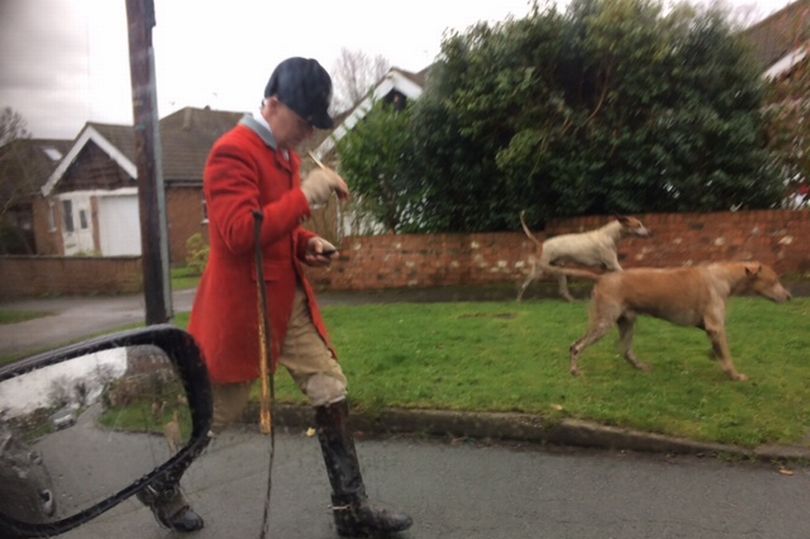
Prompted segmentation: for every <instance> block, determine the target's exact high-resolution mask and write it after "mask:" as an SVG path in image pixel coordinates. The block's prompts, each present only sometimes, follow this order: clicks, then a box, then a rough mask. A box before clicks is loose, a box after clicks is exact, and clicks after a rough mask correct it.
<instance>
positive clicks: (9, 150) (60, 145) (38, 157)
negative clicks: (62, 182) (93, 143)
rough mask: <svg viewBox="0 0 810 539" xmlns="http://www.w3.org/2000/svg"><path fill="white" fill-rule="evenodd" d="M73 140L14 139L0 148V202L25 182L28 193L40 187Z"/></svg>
mask: <svg viewBox="0 0 810 539" xmlns="http://www.w3.org/2000/svg"><path fill="white" fill-rule="evenodd" d="M72 143H73V141H71V140H62V139H28V138H26V139H17V140H13V141H11V142H9V143H8V144H6V145H5V146H3V147H2V148H0V164H2V166H0V176H2V181H0V199H4V200H7V199H9V198H10V193H11V190H12V189H15V188H18V187H20V184H19V182H21V181H26V182H28V184H29V188H30V189H31V192H32V193H34V192H36V191H37V190H39V189H40V187H42V184H43V183H44V182H45V180H46V178H48V176H49V175H50V174H51V172H53V170H54V169H55V168H56V167H57V166H58V164H59V161H60V160H61V159H62V157H63V156H64V155H65V154H66V153H67V151H68V149H69V148H70V146H71V144H72Z"/></svg>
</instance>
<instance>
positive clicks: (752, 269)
mask: <svg viewBox="0 0 810 539" xmlns="http://www.w3.org/2000/svg"><path fill="white" fill-rule="evenodd" d="M761 271H762V264H759V263H753V264H748V265H746V266H745V274H746V275H747V276H748V277H751V278H754V277H756V276H757V275H759V272H761Z"/></svg>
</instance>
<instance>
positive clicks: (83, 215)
mask: <svg viewBox="0 0 810 539" xmlns="http://www.w3.org/2000/svg"><path fill="white" fill-rule="evenodd" d="M79 226H80V227H81V228H82V230H86V229H87V212H86V211H84V210H79Z"/></svg>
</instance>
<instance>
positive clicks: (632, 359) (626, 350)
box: [618, 313, 650, 372]
mask: <svg viewBox="0 0 810 539" xmlns="http://www.w3.org/2000/svg"><path fill="white" fill-rule="evenodd" d="M618 325H619V345H620V346H621V351H622V355H624V359H626V360H627V361H628V362H629V363H630V364H631V365H632V366H633V367H635V368H637V369H639V370H642V371H644V372H650V367H649V365H645V364H644V363H642V362H640V361H639V360H638V358H637V357H636V354H635V353H634V352H633V329H634V328H635V326H636V315H634V314H630V313H625V314H623V315H622V316H621V317H620V318H619V320H618Z"/></svg>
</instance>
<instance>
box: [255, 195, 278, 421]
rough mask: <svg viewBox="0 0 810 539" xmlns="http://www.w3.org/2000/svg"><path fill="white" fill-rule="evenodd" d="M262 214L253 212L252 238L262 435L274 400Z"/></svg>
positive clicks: (271, 417)
mask: <svg viewBox="0 0 810 539" xmlns="http://www.w3.org/2000/svg"><path fill="white" fill-rule="evenodd" d="M263 220H264V214H263V213H262V212H260V211H254V212H253V224H254V228H253V231H254V238H255V243H256V289H257V294H256V306H257V311H258V322H259V323H258V326H259V375H260V377H261V379H262V394H261V400H260V408H259V430H260V431H261V433H262V434H272V432H273V411H272V408H273V407H272V403H273V400H274V398H275V395H274V393H275V391H274V387H273V373H272V364H271V362H272V350H271V348H270V346H271V344H272V337H271V334H270V316H269V313H268V309H267V287H266V286H265V283H264V264H263V263H262V262H263V258H262V242H261V232H262V221H263Z"/></svg>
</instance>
